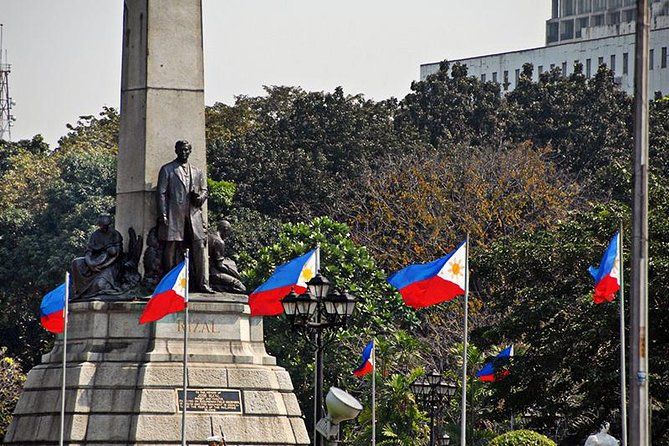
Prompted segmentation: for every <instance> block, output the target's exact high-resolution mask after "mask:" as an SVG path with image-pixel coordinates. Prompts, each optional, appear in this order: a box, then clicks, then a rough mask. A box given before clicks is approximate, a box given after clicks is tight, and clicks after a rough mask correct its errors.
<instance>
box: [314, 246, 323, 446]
mask: <svg viewBox="0 0 669 446" xmlns="http://www.w3.org/2000/svg"><path fill="white" fill-rule="evenodd" d="M320 270H321V244H320V242H319V243H316V274H318V272H319V271H320ZM320 349H321V332H320V331H318V330H317V331H316V353H315V355H314V445H318V444H320V443H319V441H318V431H317V430H316V425H317V424H318V421H319V419H318V414H319V409H318V406H319V404H321V399H320V398H319V395H318V393H319V386H318V371H319V360H320V355H321V351H320Z"/></svg>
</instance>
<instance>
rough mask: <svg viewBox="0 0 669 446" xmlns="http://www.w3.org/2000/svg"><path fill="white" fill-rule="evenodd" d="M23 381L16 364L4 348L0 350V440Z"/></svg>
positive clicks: (9, 419) (10, 418) (5, 431)
mask: <svg viewBox="0 0 669 446" xmlns="http://www.w3.org/2000/svg"><path fill="white" fill-rule="evenodd" d="M25 380H26V376H25V375H24V374H23V372H22V371H21V367H20V366H19V364H18V362H16V360H14V359H13V358H11V357H9V356H7V349H6V348H0V438H3V437H4V436H5V434H6V433H7V427H8V426H9V423H10V422H11V421H12V414H13V413H14V407H16V403H17V402H18V400H19V396H20V395H21V389H22V388H23V383H24V382H25Z"/></svg>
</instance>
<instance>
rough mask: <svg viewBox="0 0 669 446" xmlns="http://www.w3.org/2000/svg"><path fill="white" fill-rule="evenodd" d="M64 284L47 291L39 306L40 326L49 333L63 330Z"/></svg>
mask: <svg viewBox="0 0 669 446" xmlns="http://www.w3.org/2000/svg"><path fill="white" fill-rule="evenodd" d="M65 288H66V287H65V284H64V283H63V284H62V285H60V286H59V287H57V288H55V289H53V290H51V291H49V293H48V294H47V295H46V296H44V298H43V299H42V303H41V304H40V306H39V311H40V322H41V323H42V327H44V328H45V329H46V330H48V331H50V332H51V333H62V332H63V331H64V330H65Z"/></svg>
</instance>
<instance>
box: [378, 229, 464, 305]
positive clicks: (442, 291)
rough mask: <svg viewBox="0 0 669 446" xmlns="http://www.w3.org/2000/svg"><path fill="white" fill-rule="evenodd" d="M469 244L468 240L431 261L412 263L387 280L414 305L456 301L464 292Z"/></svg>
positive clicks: (408, 302)
mask: <svg viewBox="0 0 669 446" xmlns="http://www.w3.org/2000/svg"><path fill="white" fill-rule="evenodd" d="M466 257H467V246H466V245H465V242H462V243H460V245H459V246H458V247H457V248H456V249H455V250H454V251H453V252H451V253H450V254H448V255H447V256H445V257H442V258H440V259H437V260H435V261H433V262H430V263H423V264H419V265H410V266H407V267H406V268H404V269H403V270H400V271H398V272H396V273H395V274H393V275H392V276H390V278H389V279H388V282H389V283H390V284H391V285H392V286H394V287H395V288H397V289H398V290H399V291H400V294H402V298H403V299H404V303H406V304H407V305H408V306H410V307H413V308H423V307H429V306H430V305H436V304H440V303H442V302H448V301H450V300H453V298H455V297H456V296H459V295H461V294H464V293H465V280H466V276H467V274H466V271H465V264H466V260H467V259H466Z"/></svg>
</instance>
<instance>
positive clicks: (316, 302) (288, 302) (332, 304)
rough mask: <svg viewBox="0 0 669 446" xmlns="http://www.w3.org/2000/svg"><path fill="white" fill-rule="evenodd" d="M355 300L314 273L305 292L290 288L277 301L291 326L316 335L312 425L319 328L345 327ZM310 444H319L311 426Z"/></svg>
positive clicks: (319, 408)
mask: <svg viewBox="0 0 669 446" xmlns="http://www.w3.org/2000/svg"><path fill="white" fill-rule="evenodd" d="M355 303H356V299H355V298H354V297H353V296H351V295H350V294H349V293H346V292H344V293H337V292H330V281H329V280H328V279H327V278H326V277H324V276H322V275H321V273H320V272H318V273H317V274H316V276H314V277H313V278H312V279H311V280H309V281H308V282H307V291H306V292H305V293H304V294H300V295H298V294H297V293H295V291H294V290H293V291H291V292H290V293H289V294H288V296H286V297H284V298H283V300H282V301H281V304H282V305H283V311H284V312H285V313H286V317H287V318H288V321H289V322H290V324H291V325H292V327H293V328H294V329H299V330H304V331H306V332H307V333H314V334H315V338H316V398H315V401H314V405H315V415H316V418H315V420H314V426H315V424H316V423H317V422H318V421H319V420H320V419H321V418H322V417H323V347H324V346H323V336H322V332H323V330H325V329H327V328H336V327H343V326H346V324H347V323H348V320H349V319H350V317H351V315H352V314H353V310H354V309H355ZM314 435H315V436H316V438H315V439H314V444H315V445H316V446H320V445H322V444H323V437H321V436H319V435H318V434H317V433H316V431H315V429H314Z"/></svg>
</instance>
